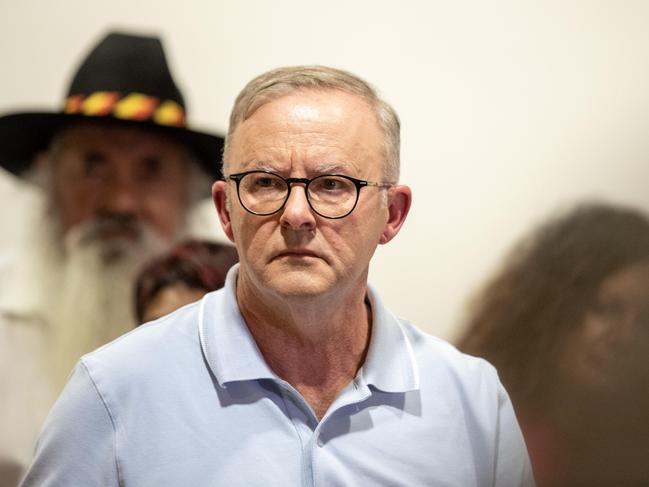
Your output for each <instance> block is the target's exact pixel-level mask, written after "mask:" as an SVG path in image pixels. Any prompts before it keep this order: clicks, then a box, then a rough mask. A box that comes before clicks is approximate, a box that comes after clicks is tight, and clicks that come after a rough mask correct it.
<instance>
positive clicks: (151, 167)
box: [0, 33, 223, 485]
mask: <svg viewBox="0 0 649 487" xmlns="http://www.w3.org/2000/svg"><path fill="white" fill-rule="evenodd" d="M222 142H223V141H222V138H220V137H217V136H213V135H209V134H206V133H201V132H196V131H192V130H189V129H188V128H187V126H186V113H185V104H184V100H183V96H182V94H181V92H180V91H179V89H178V87H177V86H176V84H175V82H174V80H173V78H172V76H171V74H170V71H169V68H168V66H167V62H166V59H165V54H164V51H163V49H162V44H161V42H160V40H159V39H157V38H154V37H141V36H134V35H128V34H122V33H111V34H109V35H107V36H106V37H105V38H103V39H102V40H101V42H100V43H99V44H98V45H97V46H96V47H95V48H94V49H93V50H92V51H91V52H90V53H89V55H88V56H87V58H86V59H85V60H84V62H83V63H82V64H81V66H80V68H79V69H78V71H77V73H76V75H75V76H74V79H73V81H72V84H71V86H70V89H69V91H68V96H67V98H66V100H65V107H64V110H63V111H62V112H61V113H15V114H10V115H5V116H3V117H0V163H1V164H2V167H4V168H5V169H7V170H8V171H10V172H12V173H14V174H16V175H18V176H21V177H23V178H24V179H25V180H27V181H29V182H33V183H36V184H37V185H38V186H40V187H42V189H43V190H44V192H43V193H44V195H45V197H44V198H43V209H42V211H41V212H40V214H39V215H38V216H37V217H36V219H35V220H34V222H33V224H31V228H30V230H29V232H28V236H29V238H28V239H27V243H25V244H24V245H22V246H21V247H20V249H19V251H18V252H17V253H16V255H11V256H9V255H3V259H2V262H1V263H0V266H1V268H0V276H1V279H0V367H1V368H0V395H1V396H3V400H2V401H0V430H1V431H2V435H0V460H1V461H2V462H1V463H2V464H7V465H13V467H7V469H11V470H12V471H17V470H19V469H16V468H15V465H16V464H24V463H27V462H28V461H29V460H30V458H31V452H32V450H33V447H34V441H35V438H36V435H37V432H38V429H39V428H40V424H41V422H42V420H43V418H44V415H45V413H46V411H47V410H48V409H49V407H50V406H51V404H52V402H53V398H55V397H56V395H57V394H58V393H59V392H60V389H61V387H62V385H63V383H64V382H65V380H66V377H67V375H68V374H69V372H70V370H71V368H72V366H73V364H74V362H76V361H77V360H78V359H79V357H80V356H81V355H82V354H84V353H86V352H88V351H90V350H92V349H95V348H97V347H99V346H101V345H102V344H104V343H106V342H108V341H110V340H112V339H114V338H116V337H117V336H119V335H121V334H122V333H124V332H126V331H128V330H130V329H132V328H133V326H134V324H135V323H134V322H133V317H132V309H133V306H132V303H131V301H132V294H133V278H134V276H135V274H136V272H137V271H138V269H139V267H140V266H141V265H142V263H143V262H145V261H146V260H147V259H149V258H151V257H152V256H155V255H158V254H159V253H161V252H163V251H165V250H167V249H168V248H169V247H170V246H171V245H172V244H173V243H175V242H176V241H177V240H178V239H179V238H180V237H182V236H183V234H184V233H185V230H186V217H187V214H188V210H189V209H190V208H191V207H192V205H193V203H194V202H196V201H197V200H198V199H199V198H202V197H205V196H207V195H208V194H209V190H210V185H211V182H212V180H214V179H216V178H217V177H218V176H219V164H218V161H219V159H220V152H221V147H222ZM0 477H3V475H2V472H0ZM0 485H2V484H1V483H0ZM8 485H11V484H8Z"/></svg>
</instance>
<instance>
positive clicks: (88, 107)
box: [63, 91, 186, 127]
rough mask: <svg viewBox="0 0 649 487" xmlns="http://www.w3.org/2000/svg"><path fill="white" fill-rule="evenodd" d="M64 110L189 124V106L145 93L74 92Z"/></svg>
mask: <svg viewBox="0 0 649 487" xmlns="http://www.w3.org/2000/svg"><path fill="white" fill-rule="evenodd" d="M63 111H64V113H67V114H69V115H86V116H89V117H110V116H112V117H114V118H119V119H122V120H135V121H138V122H144V121H148V120H150V121H152V122H153V123H155V124H157V125H166V126H170V127H184V126H185V123H186V121H185V110H184V109H183V107H181V106H180V105H179V104H178V103H176V102H175V101H173V100H160V99H159V98H156V97H154V96H148V95H144V94H142V93H129V94H127V95H122V94H121V93H119V92H116V91H96V92H94V93H91V94H89V95H72V96H70V97H68V99H67V100H66V101H65V107H64V109H63Z"/></svg>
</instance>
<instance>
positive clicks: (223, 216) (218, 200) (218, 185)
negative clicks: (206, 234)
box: [212, 181, 234, 243]
mask: <svg viewBox="0 0 649 487" xmlns="http://www.w3.org/2000/svg"><path fill="white" fill-rule="evenodd" d="M227 190H228V183H226V182H225V181H216V182H215V183H214V184H213V185H212V201H214V206H215V207H216V212H217V213H218V215H219V220H221V227H222V228H223V232H224V233H225V234H226V235H227V237H228V238H229V239H230V241H231V242H233V243H234V234H233V232H232V222H231V221H230V209H229V208H228V195H227Z"/></svg>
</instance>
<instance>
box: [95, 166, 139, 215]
mask: <svg viewBox="0 0 649 487" xmlns="http://www.w3.org/2000/svg"><path fill="white" fill-rule="evenodd" d="M140 199H141V189H140V188H139V187H138V185H137V184H135V183H134V182H133V181H131V180H130V179H129V178H128V177H124V176H121V175H114V176H113V177H110V178H107V180H106V181H104V183H103V185H102V188H101V189H100V191H99V198H98V200H99V205H98V206H99V207H100V209H101V210H103V211H106V212H109V213H115V214H136V213H137V212H138V211H139V207H140Z"/></svg>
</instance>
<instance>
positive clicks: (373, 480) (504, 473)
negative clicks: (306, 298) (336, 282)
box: [23, 267, 533, 487]
mask: <svg viewBox="0 0 649 487" xmlns="http://www.w3.org/2000/svg"><path fill="white" fill-rule="evenodd" d="M236 273H237V268H236V267H235V268H234V269H233V270H232V271H231V272H230V273H229V275H228V278H227V281H226V286H225V287H224V288H223V289H222V290H219V291H216V292H213V293H210V294H208V295H206V296H205V297H204V298H203V299H202V300H201V301H199V302H198V303H194V304H192V305H189V306H185V307H184V308H181V309H180V310H178V311H176V312H175V313H172V314H171V315H168V316H166V317H163V318H161V319H159V320H157V321H155V322H152V323H150V324H147V325H144V326H142V327H139V328H138V329H136V330H134V331H133V332H131V333H128V334H127V335H124V336H122V337H120V338H118V339H117V340H115V341H113V342H112V343H110V344H108V345H106V346H104V347H102V348H100V349H98V350H96V351H95V352H93V353H90V354H88V355H86V356H84V357H83V358H82V359H81V361H80V362H79V364H78V365H77V367H76V368H75V370H74V372H73V375H72V377H71V379H70V381H69V383H68V384H67V386H66V388H65V390H64V391H63V393H62V395H61V397H60V398H59V400H58V401H57V403H56V404H55V406H54V408H53V409H52V411H51V413H50V415H49V417H48V420H47V421H46V424H45V427H44V429H43V431H42V434H41V437H40V439H39V444H38V448H37V451H36V458H35V461H34V463H33V465H32V467H31V468H30V470H29V472H28V474H27V477H26V479H25V481H24V484H23V485H24V486H27V487H29V486H38V487H47V486H83V487H95V486H96V487H100V486H101V487H112V486H115V487H117V486H120V487H122V486H123V487H130V486H134V487H166V486H169V487H183V486H186V487H199V486H228V487H237V486H246V487H249V486H264V487H275V486H277V487H280V486H281V487H290V486H322V487H325V486H326V487H334V486H363V487H365V486H408V487H413V486H458V487H471V486H498V487H508V486H512V487H514V486H528V485H533V480H532V474H531V467H530V463H529V460H528V456H527V452H526V449H525V445H524V442H523V438H522V436H521V432H520V429H519V427H518V424H517V422H516V419H515V417H514V413H513V411H512V407H511V403H510V401H509V399H508V397H507V394H506V393H505V391H504V389H503V387H502V386H501V384H500V382H499V381H498V377H497V375H496V372H495V370H494V369H493V367H491V366H490V365H489V364H488V363H487V362H485V361H483V360H481V359H478V358H474V357H469V356H467V355H463V354H461V353H460V352H458V351H457V350H456V349H455V348H453V347H452V346H451V345H449V344H448V343H446V342H444V341H442V340H439V339H436V338H433V337H431V336H429V335H426V334H424V333H422V332H421V331H419V330H417V329H416V328H415V327H414V326H413V325H411V324H410V323H408V322H405V321H402V320H399V319H398V318H396V317H395V316H394V315H393V314H392V313H391V312H390V311H388V310H387V309H386V308H385V307H384V306H383V305H382V304H381V301H380V300H379V298H378V296H377V294H376V293H375V292H374V291H373V290H372V289H369V290H368V296H369V299H370V302H371V305H372V312H373V328H372V337H371V342H370V346H369V350H368V354H367V359H366V362H365V364H364V365H363V367H362V368H361V369H360V371H359V373H358V375H357V376H356V378H355V379H354V380H353V381H352V382H351V383H350V384H349V385H348V386H347V387H346V388H345V389H344V390H343V391H341V393H340V395H339V396H338V397H337V398H336V400H335V401H334V403H333V404H332V405H331V407H330V408H329V410H328V411H327V413H326V414H325V416H324V417H323V418H322V420H320V421H318V420H317V418H316V417H315V415H314V414H313V411H312V409H311V408H310V407H309V405H308V404H307V402H306V401H305V400H304V399H303V398H302V397H301V396H300V394H299V393H298V392H297V391H296V390H295V389H294V388H293V387H292V386H291V385H290V384H288V383H287V382H285V381H284V380H282V379H280V378H279V377H278V376H277V375H275V374H274V373H273V372H272V370H270V369H269V367H268V365H267V364H266V363H265V361H264V359H263V357H262V355H261V353H260V352H259V349H258V348H257V345H256V343H255V341H254V340H253V338H252V336H251V335H250V333H249V331H248V328H247V326H246V324H245V321H244V320H243V318H242V316H241V313H240V312H239V308H238V306H237V302H236V297H235V283H236Z"/></svg>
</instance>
